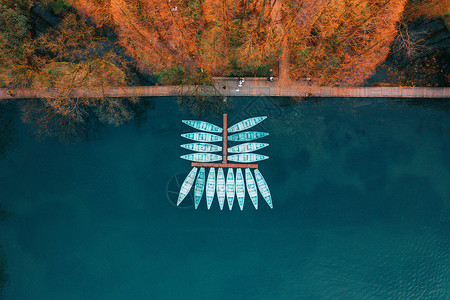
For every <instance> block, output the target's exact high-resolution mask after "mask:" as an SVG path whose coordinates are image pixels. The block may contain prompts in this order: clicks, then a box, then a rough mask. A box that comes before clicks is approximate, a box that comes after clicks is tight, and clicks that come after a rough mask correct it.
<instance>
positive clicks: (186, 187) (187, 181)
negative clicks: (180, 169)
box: [177, 167, 197, 206]
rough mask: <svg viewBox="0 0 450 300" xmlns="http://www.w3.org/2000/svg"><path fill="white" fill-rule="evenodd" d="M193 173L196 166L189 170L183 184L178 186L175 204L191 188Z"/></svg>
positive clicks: (194, 173) (195, 172)
mask: <svg viewBox="0 0 450 300" xmlns="http://www.w3.org/2000/svg"><path fill="white" fill-rule="evenodd" d="M195 175H197V168H196V167H193V168H192V170H191V172H189V174H188V176H186V178H185V179H184V181H183V184H182V185H181V188H180V193H179V194H178V200H177V206H178V205H180V203H181V202H182V201H183V200H184V198H186V196H187V194H189V191H190V190H191V187H192V184H193V183H194V180H195Z"/></svg>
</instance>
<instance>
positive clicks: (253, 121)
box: [227, 116, 267, 133]
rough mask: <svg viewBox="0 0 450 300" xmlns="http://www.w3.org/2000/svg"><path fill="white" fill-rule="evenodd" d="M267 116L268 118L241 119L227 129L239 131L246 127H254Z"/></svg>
mask: <svg viewBox="0 0 450 300" xmlns="http://www.w3.org/2000/svg"><path fill="white" fill-rule="evenodd" d="M266 118H267V117H266V116H262V117H253V118H249V119H246V120H243V121H240V122H239V123H236V124H234V125H233V126H231V127H230V128H228V129H227V131H228V132H230V133H232V132H239V131H242V130H246V129H249V128H252V127H253V126H255V125H257V124H259V123H261V122H262V121H264V120H265V119H266Z"/></svg>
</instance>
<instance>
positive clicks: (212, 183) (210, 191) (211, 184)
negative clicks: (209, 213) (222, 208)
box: [206, 168, 216, 209]
mask: <svg viewBox="0 0 450 300" xmlns="http://www.w3.org/2000/svg"><path fill="white" fill-rule="evenodd" d="M215 192H216V169H214V168H211V169H210V170H209V174H208V180H207V181H206V205H207V207H208V209H210V208H211V204H212V202H213V199H214V193H215Z"/></svg>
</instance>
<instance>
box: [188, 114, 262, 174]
mask: <svg viewBox="0 0 450 300" xmlns="http://www.w3.org/2000/svg"><path fill="white" fill-rule="evenodd" d="M227 118H228V115H227V114H223V127H222V134H223V137H222V163H209V162H192V163H191V166H192V167H204V168H250V169H258V164H240V163H237V164H233V163H231V164H230V163H228V162H227V151H228V148H227V138H228V131H227V129H228V124H227Z"/></svg>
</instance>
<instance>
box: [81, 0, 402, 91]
mask: <svg viewBox="0 0 450 300" xmlns="http://www.w3.org/2000/svg"><path fill="white" fill-rule="evenodd" d="M277 2H278V5H276V4H277ZM405 2H406V0H164V1H159V0H145V1H144V0H77V1H74V0H73V1H72V4H73V5H74V7H76V8H77V9H78V11H79V12H81V13H83V14H84V15H86V16H89V17H91V18H93V19H94V20H95V21H96V22H97V24H98V25H102V24H108V25H109V26H112V27H113V28H115V30H116V32H117V34H118V37H119V42H120V44H121V45H122V46H123V47H124V48H125V49H127V52H128V54H129V55H130V56H132V57H133V58H134V59H135V60H136V62H137V64H138V66H139V68H140V69H141V70H143V71H145V72H150V73H157V72H158V71H160V70H162V69H165V68H171V67H174V66H177V65H180V66H182V67H184V68H185V69H186V70H195V69H194V67H195V68H197V67H200V68H202V69H204V70H206V71H208V72H209V73H210V74H211V75H220V76H243V75H245V76H248V75H252V76H265V75H268V74H270V69H276V67H277V65H278V64H277V63H278V61H279V59H280V53H281V51H282V50H285V51H288V52H289V56H290V64H289V73H290V76H291V78H292V79H299V78H302V77H310V76H311V77H312V76H314V77H315V78H317V79H318V80H319V83H322V84H331V85H334V84H343V85H345V84H347V85H354V84H358V83H361V82H362V81H363V80H364V79H365V78H367V77H368V76H370V75H371V73H372V72H373V70H374V69H375V68H376V66H378V65H379V64H380V63H381V62H382V61H383V60H384V59H385V58H386V56H387V54H388V52H389V45H390V43H391V42H392V40H393V39H394V37H395V33H396V29H395V25H396V23H397V22H398V20H399V18H400V16H401V12H402V10H403V7H404V4H405ZM280 3H281V5H280ZM277 9H279V10H280V12H277V11H276V10H277ZM280 25H281V30H280ZM284 38H287V49H282V44H283V43H282V40H283V39H284Z"/></svg>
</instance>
